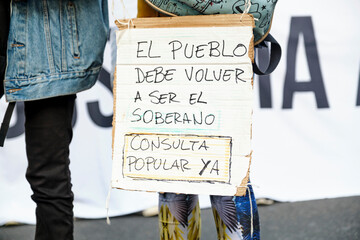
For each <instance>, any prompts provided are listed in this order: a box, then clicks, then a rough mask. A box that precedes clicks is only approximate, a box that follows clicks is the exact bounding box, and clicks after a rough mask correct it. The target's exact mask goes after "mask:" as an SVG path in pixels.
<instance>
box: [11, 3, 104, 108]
mask: <svg viewBox="0 0 360 240" xmlns="http://www.w3.org/2000/svg"><path fill="white" fill-rule="evenodd" d="M108 25H109V23H108V5H107V0H73V1H68V0H42V1H38V0H28V1H23V0H14V1H12V3H11V21H10V32H9V39H8V46H7V47H8V50H7V69H6V74H5V82H4V85H5V95H6V100H7V101H10V102H12V101H27V100H36V99H43V98H49V97H55V96H61V95H68V94H74V93H77V92H80V91H83V90H86V89H89V88H90V87H92V86H93V85H94V84H95V82H96V79H97V76H98V73H99V71H100V69H101V65H102V61H103V53H104V47H105V43H106V40H107V35H108V30H109V26H108Z"/></svg>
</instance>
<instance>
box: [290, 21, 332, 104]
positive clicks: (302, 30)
mask: <svg viewBox="0 0 360 240" xmlns="http://www.w3.org/2000/svg"><path fill="white" fill-rule="evenodd" d="M301 35H302V36H303V37H304V44H305V46H304V47H305V53H306V60H307V63H308V68H309V73H310V80H309V81H306V82H304V81H296V79H295V76H296V75H295V73H296V57H297V54H298V51H297V50H298V43H299V38H300V36H301ZM286 61H287V62H286V64H287V67H286V77H285V85H284V95H283V108H284V109H288V108H292V106H293V96H294V93H295V92H314V94H315V99H316V104H317V107H318V108H329V103H328V100H327V96H326V92H325V87H324V81H323V77H322V74H321V68H320V61H319V56H318V50H317V46H316V39H315V32H314V28H313V24H312V20H311V17H310V16H309V17H292V18H291V24H290V35H289V41H288V48H287V59H286Z"/></svg>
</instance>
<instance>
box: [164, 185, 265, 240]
mask: <svg viewBox="0 0 360 240" xmlns="http://www.w3.org/2000/svg"><path fill="white" fill-rule="evenodd" d="M210 200H211V206H212V211H213V215H214V220H215V225H216V231H217V237H218V239H219V240H259V239H260V224H259V214H258V210H257V205H256V201H255V196H254V193H253V190H252V188H251V186H249V188H248V191H247V194H246V195H245V196H242V197H232V196H210ZM159 211H160V212H159V227H160V239H161V240H186V239H188V240H199V239H200V237H201V218H200V207H199V199H198V196H197V195H187V194H175V193H163V194H159Z"/></svg>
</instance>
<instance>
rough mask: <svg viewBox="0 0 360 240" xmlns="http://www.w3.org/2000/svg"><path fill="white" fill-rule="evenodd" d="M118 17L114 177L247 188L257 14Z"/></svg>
mask: <svg viewBox="0 0 360 240" xmlns="http://www.w3.org/2000/svg"><path fill="white" fill-rule="evenodd" d="M117 25H118V27H119V31H118V32H117V63H116V74H115V78H114V120H113V126H114V128H113V172H112V187H114V188H120V189H128V190H143V191H157V192H176V193H189V194H213V195H243V194H244V193H245V190H246V186H247V182H248V175H249V167H250V161H251V144H250V143H251V124H252V105H253V71H252V61H253V59H254V47H253V27H254V21H253V18H252V17H251V16H250V15H247V14H242V15H237V14H229V15H211V16H209V15H207V16H185V17H162V18H142V19H133V20H131V21H125V20H124V21H117Z"/></svg>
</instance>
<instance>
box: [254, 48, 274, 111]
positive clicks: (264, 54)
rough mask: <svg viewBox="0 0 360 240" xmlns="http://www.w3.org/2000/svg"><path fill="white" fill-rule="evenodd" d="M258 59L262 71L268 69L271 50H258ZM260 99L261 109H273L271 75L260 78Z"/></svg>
mask: <svg viewBox="0 0 360 240" xmlns="http://www.w3.org/2000/svg"><path fill="white" fill-rule="evenodd" d="M256 51H257V54H256V56H257V59H258V63H259V67H260V69H264V68H266V66H267V65H268V64H269V60H270V59H269V49H268V48H257V49H256ZM258 79H259V81H258V82H259V97H260V108H272V95H271V82H270V75H262V76H259V78H258Z"/></svg>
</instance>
